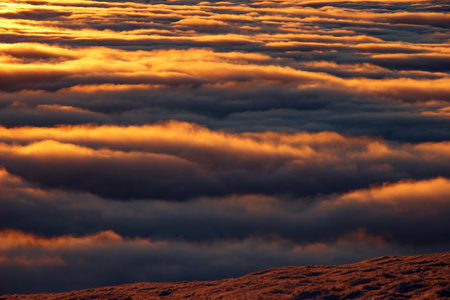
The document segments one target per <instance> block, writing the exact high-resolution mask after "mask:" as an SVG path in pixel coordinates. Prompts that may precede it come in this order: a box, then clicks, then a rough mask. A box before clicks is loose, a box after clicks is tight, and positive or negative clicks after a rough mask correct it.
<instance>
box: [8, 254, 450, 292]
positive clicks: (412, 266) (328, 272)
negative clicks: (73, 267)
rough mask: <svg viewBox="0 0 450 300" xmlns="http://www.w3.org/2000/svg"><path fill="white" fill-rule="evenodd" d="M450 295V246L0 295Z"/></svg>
mask: <svg viewBox="0 0 450 300" xmlns="http://www.w3.org/2000/svg"><path fill="white" fill-rule="evenodd" d="M357 298H361V299H410V298H411V299H450V252H446V253H437V254H425V255H418V256H383V257H379V258H373V259H368V260H364V261H362V262H359V263H355V264H351V265H341V266H303V267H286V268H273V269H269V270H265V271H260V272H254V273H251V274H248V275H246V276H243V277H239V278H229V279H224V280H217V281H193V282H187V281H184V282H176V283H147V282H143V283H133V284H124V285H120V286H112V287H103V288H96V289H88V290H82V291H73V292H68V293H58V294H48V293H44V294H35V295H4V296H0V299H129V300H131V299H329V300H331V299H357Z"/></svg>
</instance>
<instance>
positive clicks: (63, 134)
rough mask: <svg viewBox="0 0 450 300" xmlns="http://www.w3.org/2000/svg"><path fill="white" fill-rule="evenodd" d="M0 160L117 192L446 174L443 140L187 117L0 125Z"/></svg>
mask: <svg viewBox="0 0 450 300" xmlns="http://www.w3.org/2000/svg"><path fill="white" fill-rule="evenodd" d="M0 141H2V143H0V164H1V165H3V166H4V167H5V168H6V169H7V170H8V171H9V172H11V173H13V174H17V175H20V176H21V177H22V178H25V179H27V180H30V181H33V182H37V183H40V184H42V185H43V186H46V187H50V188H70V189H73V190H79V191H85V192H90V193H93V194H96V195H100V196H104V197H110V198H117V199H124V200H127V199H145V198H149V199H174V200H186V199H189V198H192V197H196V196H225V195H233V194H242V193H258V194H268V195H276V194H291V195H293V196H296V197H299V196H314V195H316V194H318V193H326V194H328V193H333V192H345V191H349V190H351V189H355V188H361V187H365V186H368V185H370V184H372V183H381V182H385V181H398V180H401V179H406V178H429V177H433V176H434V177H436V176H448V177H450V164H448V163H446V162H450V156H449V155H450V144H449V143H448V142H440V143H424V144H417V145H411V144H398V143H394V142H386V141H383V140H381V139H376V138H368V137H346V136H342V135H339V134H336V133H333V132H322V133H317V134H310V133H296V134H283V133H273V132H266V133H241V134H237V133H235V134H232V133H226V132H214V131H210V130H208V129H206V128H204V127H200V126H193V125H192V124H189V123H179V122H170V123H164V124H159V125H153V126H143V127H136V126H133V127H115V126H102V127H97V126H88V127H86V126H75V127H58V128H13V129H7V128H2V129H0Z"/></svg>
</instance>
